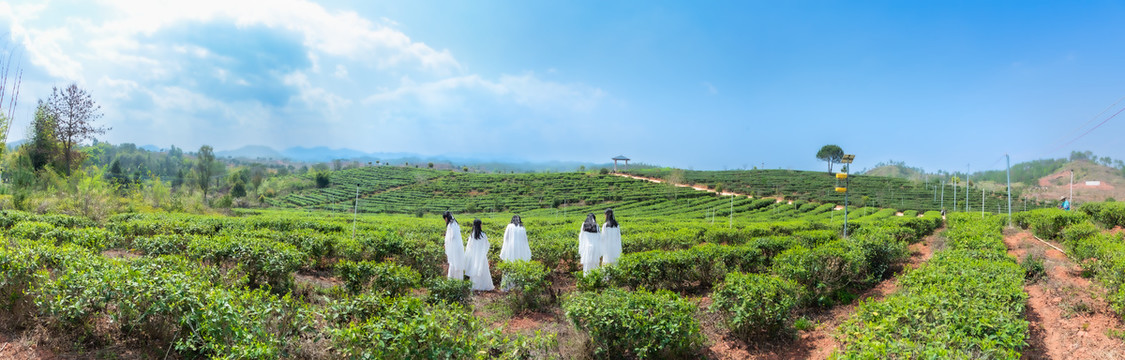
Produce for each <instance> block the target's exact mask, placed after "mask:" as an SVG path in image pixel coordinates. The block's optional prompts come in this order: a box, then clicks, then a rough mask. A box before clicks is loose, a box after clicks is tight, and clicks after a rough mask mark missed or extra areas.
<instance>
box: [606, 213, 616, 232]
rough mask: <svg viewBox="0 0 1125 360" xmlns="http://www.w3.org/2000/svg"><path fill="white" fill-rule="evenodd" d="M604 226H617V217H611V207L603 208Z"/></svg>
mask: <svg viewBox="0 0 1125 360" xmlns="http://www.w3.org/2000/svg"><path fill="white" fill-rule="evenodd" d="M605 227H611V228H615V227H617V218H616V217H613V209H605Z"/></svg>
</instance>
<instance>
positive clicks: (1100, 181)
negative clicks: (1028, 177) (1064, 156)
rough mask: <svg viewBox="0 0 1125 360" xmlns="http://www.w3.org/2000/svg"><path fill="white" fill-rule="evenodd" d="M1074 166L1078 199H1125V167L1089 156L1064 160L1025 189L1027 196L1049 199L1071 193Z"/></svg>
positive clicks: (1084, 200) (1081, 200)
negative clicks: (1103, 163) (1092, 159)
mask: <svg viewBox="0 0 1125 360" xmlns="http://www.w3.org/2000/svg"><path fill="white" fill-rule="evenodd" d="M1072 170H1073V172H1074V177H1073V178H1074V185H1073V191H1074V202H1075V203H1084V202H1091V201H1105V200H1106V199H1108V198H1113V199H1114V200H1125V173H1123V172H1125V171H1123V170H1121V169H1116V168H1112V167H1109V166H1105V165H1101V164H1095V163H1093V162H1091V161H1088V160H1077V161H1071V162H1067V163H1064V164H1062V165H1061V166H1059V168H1058V169H1057V170H1056V171H1054V172H1052V173H1051V174H1047V175H1046V176H1043V177H1041V178H1039V179H1038V181H1037V182H1036V184H1035V186H1034V187H1032V188H1030V189H1028V190H1027V191H1026V194H1027V196H1028V197H1032V198H1035V199H1040V200H1050V201H1053V200H1058V199H1059V197H1061V196H1064V195H1065V196H1070V194H1071V171H1072Z"/></svg>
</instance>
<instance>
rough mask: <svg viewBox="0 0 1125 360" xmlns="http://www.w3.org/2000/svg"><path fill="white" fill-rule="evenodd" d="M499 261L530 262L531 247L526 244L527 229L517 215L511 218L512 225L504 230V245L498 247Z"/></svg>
mask: <svg viewBox="0 0 1125 360" xmlns="http://www.w3.org/2000/svg"><path fill="white" fill-rule="evenodd" d="M500 260H503V261H516V260H524V261H530V260H531V246H530V245H528V244H527V229H526V228H524V227H523V219H520V216H519V215H515V216H512V223H510V224H508V227H507V228H505V229H504V245H503V246H501V247H500Z"/></svg>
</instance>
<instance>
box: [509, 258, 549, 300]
mask: <svg viewBox="0 0 1125 360" xmlns="http://www.w3.org/2000/svg"><path fill="white" fill-rule="evenodd" d="M497 267H498V268H499V269H500V273H501V274H503V280H502V281H501V282H500V288H501V289H505V290H507V291H508V292H509V293H508V296H507V298H508V304H509V306H510V307H511V308H512V311H514V312H519V311H522V310H536V309H539V308H541V307H542V306H543V305H546V304H547V303H549V302H550V300H551V294H550V289H551V281H550V280H547V275H549V274H550V269H547V267H546V266H543V264H540V263H539V262H536V261H523V260H519V261H506V262H501V263H500V265H499V266H497Z"/></svg>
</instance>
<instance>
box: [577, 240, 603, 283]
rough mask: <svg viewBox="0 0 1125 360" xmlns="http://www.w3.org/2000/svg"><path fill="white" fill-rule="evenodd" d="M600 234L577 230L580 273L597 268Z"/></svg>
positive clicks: (599, 259)
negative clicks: (580, 264) (580, 263)
mask: <svg viewBox="0 0 1125 360" xmlns="http://www.w3.org/2000/svg"><path fill="white" fill-rule="evenodd" d="M600 243H601V236H600V235H598V233H595V232H586V231H581V230H580V231H578V258H579V261H581V262H582V273H587V272H589V271H590V270H594V269H597V268H598V264H600V263H601V246H599V244H600Z"/></svg>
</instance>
